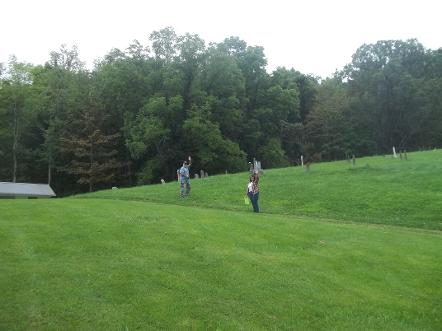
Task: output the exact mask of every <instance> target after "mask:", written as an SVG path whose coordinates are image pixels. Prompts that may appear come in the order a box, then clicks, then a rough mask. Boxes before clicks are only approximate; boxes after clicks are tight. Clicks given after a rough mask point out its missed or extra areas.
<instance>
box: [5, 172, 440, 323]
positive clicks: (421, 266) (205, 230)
mask: <svg viewBox="0 0 442 331" xmlns="http://www.w3.org/2000/svg"><path fill="white" fill-rule="evenodd" d="M319 167H320V165H318V168H319ZM373 167H374V165H373ZM368 169H370V168H368ZM312 170H313V172H312V173H311V174H309V175H308V176H310V177H309V178H313V177H314V176H316V175H315V171H316V169H312ZM326 170H327V169H326ZM282 171H283V172H287V173H288V172H289V171H293V172H294V173H295V175H294V178H297V177H296V174H298V175H299V176H300V175H301V174H300V173H299V172H298V173H297V172H296V171H298V170H297V169H285V170H282ZM327 171H331V170H329V169H328V170H327ZM343 171H348V170H343ZM364 171H365V170H360V171H356V172H355V173H354V174H353V173H351V175H350V176H352V175H354V176H364V175H363V173H364ZM366 171H370V170H366ZM336 172H337V174H339V172H340V170H336ZM272 173H273V174H274V175H272ZM276 173H277V172H276V171H275V172H270V171H269V172H268V173H266V175H265V176H266V177H265V179H263V190H264V192H266V191H265V190H268V191H271V190H275V189H276V188H275V187H274V186H272V185H273V184H270V183H269V182H267V178H269V179H271V178H273V179H274V180H275V181H276V180H277V178H278V176H280V175H276ZM267 176H268V177H267ZM318 176H319V175H318ZM323 176H326V175H325V174H324V175H323ZM281 177H282V178H281V180H282V179H283V178H285V177H286V176H285V175H281ZM225 178H226V180H228V179H227V178H228V177H225ZM238 178H239V177H238ZM305 178H307V177H305ZM356 178H357V177H356ZM396 178H397V179H398V180H399V179H400V178H402V176H400V175H399V174H397V177H396ZM211 180H214V179H211V178H209V179H208V180H207V181H201V184H200V186H198V185H196V183H195V185H194V192H193V193H192V194H194V196H193V197H192V199H195V197H196V196H198V194H199V193H198V190H197V187H203V185H206V184H207V183H210V181H211ZM229 180H230V179H229ZM305 180H307V179H305ZM330 180H331V179H330ZM361 180H362V179H361ZM295 181H296V182H298V183H301V182H302V181H301V180H300V179H299V180H295ZM409 181H413V179H410V178H408V182H409ZM207 185H209V184H207ZM347 185H349V186H348V187H351V181H349V182H348V183H347ZM389 185H393V186H394V185H395V181H393V180H391V181H390V182H389ZM398 185H399V186H400V187H402V186H403V185H405V184H404V183H402V184H398ZM401 185H402V186H401ZM411 187H412V186H411ZM160 189H165V190H171V189H172V186H170V187H168V186H167V185H166V186H165V187H158V188H155V190H160ZM174 189H175V188H174ZM280 189H281V190H284V189H283V188H280ZM330 189H333V188H330ZM354 190H355V189H354ZM361 190H363V189H361ZM364 191H366V190H364ZM423 191H424V192H426V190H423ZM157 192H158V191H157ZM287 192H288V191H287ZM295 192H297V191H296V190H295ZM353 192H355V191H353ZM361 192H362V191H361ZM110 193H112V194H113V193H114V192H110ZM110 193H109V194H110ZM240 193H241V192H240V191H238V194H240ZM222 194H224V193H222ZM267 194H269V193H267V192H266V193H263V206H266V208H268V209H269V210H272V211H275V212H276V211H278V210H279V209H278V208H282V210H288V211H294V212H295V211H296V210H297V209H296V208H295V207H290V208H292V209H290V208H289V207H287V206H285V205H284V204H281V205H280V206H279V205H277V203H276V202H277V199H274V200H273V201H274V202H273V204H272V203H271V202H270V201H269V202H268V203H267V204H266V203H265V202H264V201H265V199H266V198H265V197H266V196H267ZM279 194H281V195H284V194H283V193H279ZM361 194H362V193H361ZM434 194H436V195H437V194H440V191H437V189H436V187H434ZM317 195H318V196H319V193H318V194H317ZM373 196H374V195H370V197H371V198H373ZM240 198H241V195H239V199H240ZM170 199H172V198H170ZM268 199H269V200H270V198H268ZM336 200H337V198H336ZM187 201H195V200H187ZM235 201H236V200H235ZM184 203H185V202H184ZM217 203H218V204H220V205H222V204H221V203H220V202H219V201H217V200H216V201H215V202H213V204H214V205H216V204H217ZM319 205H320V204H319ZM405 207H410V206H404V208H405ZM284 208H287V209H284ZM339 208H343V206H339ZM339 208H338V207H337V208H336V209H335V210H338V209H339ZM410 208H411V207H410ZM421 208H423V210H424V212H425V213H428V215H432V214H431V213H432V210H431V209H425V208H424V207H421ZM349 210H352V209H349ZM358 212H359V213H361V214H367V213H368V214H370V212H371V211H370V209H369V210H368V211H365V210H364V209H363V208H361V209H360V210H359V211H358ZM327 215H328V214H327ZM352 215H357V212H356V211H354V212H352V213H351V214H346V215H345V216H346V217H345V218H346V219H347V216H348V217H349V218H351V216H352ZM387 219H393V216H391V215H387ZM416 220H417V218H413V217H410V218H408V219H407V222H414V221H416ZM432 222H433V223H432V224H434V222H435V220H434V219H433V220H432ZM407 224H408V223H407ZM0 259H1V261H0V262H1V263H0V330H74V329H75V330H145V329H167V330H170V329H219V330H238V329H243V330H268V329H275V330H288V329H290V330H380V329H382V330H440V329H441V326H442V285H441V280H442V262H441V261H442V236H441V232H439V231H427V230H422V229H411V228H405V227H397V226H384V225H373V224H361V223H359V224H347V223H339V222H324V221H317V220H315V219H314V218H305V217H304V218H303V219H299V218H296V217H293V216H280V215H272V214H259V215H255V214H253V213H250V212H241V211H225V210H224V211H221V210H218V209H214V208H208V209H204V208H197V207H194V208H189V207H185V206H177V205H165V204H156V203H151V202H141V201H124V200H111V199H92V198H91V199H54V200H3V201H0Z"/></svg>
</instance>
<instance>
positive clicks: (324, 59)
mask: <svg viewBox="0 0 442 331" xmlns="http://www.w3.org/2000/svg"><path fill="white" fill-rule="evenodd" d="M441 17H442V1H440V0H420V1H417V0H415V1H410V0H402V1H400V0H398V1H393V0H390V1H389V0H364V1H362V0H353V1H351V0H335V1H331V0H330V1H326V0H310V1H309V0H304V1H298V0H292V1H290V0H285V1H284V0H273V1H269V0H218V1H210V0H206V1H204V0H169V1H166V0H163V1H161V0H154V1H148V0H145V1H142V0H124V1H121V0H108V1H98V0H88V1H85V0H71V1H66V0H2V1H1V2H0V62H7V60H8V58H9V56H10V55H12V54H15V55H16V56H17V57H18V59H19V61H25V62H31V63H34V64H43V63H44V62H45V61H47V60H48V59H49V52H50V51H53V50H58V49H59V48H60V45H61V44H63V43H65V44H67V45H68V46H71V45H73V44H75V45H77V46H78V47H79V52H80V57H81V59H82V60H83V61H85V62H86V63H87V64H88V66H89V67H92V64H93V60H94V59H96V58H98V57H102V56H104V55H105V54H106V53H107V52H108V51H109V50H110V49H111V48H113V47H117V48H120V49H122V50H124V49H125V48H126V47H127V46H128V45H129V44H130V43H131V41H132V40H133V39H138V40H139V41H140V42H141V43H142V44H147V43H148V37H149V34H150V33H151V32H152V31H154V30H159V29H162V28H164V27H166V26H172V27H173V28H174V29H175V30H176V32H177V33H178V34H184V33H186V32H189V33H196V34H199V35H200V36H201V37H202V38H203V39H204V40H205V41H206V43H209V42H220V41H222V40H223V39H224V38H227V37H229V36H238V37H240V38H241V39H243V40H245V41H246V42H247V44H248V45H259V46H263V47H264V50H265V54H266V56H267V59H268V63H269V66H268V69H269V70H273V69H275V68H276V67H277V66H285V67H287V68H291V67H293V68H295V69H296V70H299V71H301V72H303V73H311V74H314V75H318V76H322V77H325V76H329V75H331V74H332V73H333V72H334V71H335V70H336V69H341V68H342V67H343V66H344V65H345V64H347V63H348V62H350V61H351V55H352V54H353V53H354V52H355V51H356V49H357V48H358V47H359V46H361V45H362V44H364V43H374V42H376V41H377V40H381V39H409V38H417V39H418V40H419V41H420V42H421V43H422V44H423V45H424V46H425V47H426V48H431V49H437V48H439V47H442V19H441Z"/></svg>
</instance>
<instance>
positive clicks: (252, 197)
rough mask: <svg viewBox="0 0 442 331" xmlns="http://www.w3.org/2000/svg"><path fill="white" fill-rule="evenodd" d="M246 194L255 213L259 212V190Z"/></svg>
mask: <svg viewBox="0 0 442 331" xmlns="http://www.w3.org/2000/svg"><path fill="white" fill-rule="evenodd" d="M248 195H249V198H250V201H251V202H252V206H253V211H254V212H255V213H259V206H258V199H259V192H258V193H255V194H252V193H249V194H248Z"/></svg>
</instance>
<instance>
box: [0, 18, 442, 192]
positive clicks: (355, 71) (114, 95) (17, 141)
mask: <svg viewBox="0 0 442 331" xmlns="http://www.w3.org/2000/svg"><path fill="white" fill-rule="evenodd" d="M266 65H267V60H266V57H265V54H264V49H263V48H262V47H259V46H250V45H247V43H246V42H245V41H243V40H241V39H239V38H237V37H230V38H227V39H225V40H224V41H223V42H220V43H210V44H206V43H205V41H204V40H202V39H201V38H200V37H199V36H198V35H195V34H185V35H177V34H176V33H175V31H174V30H173V29H172V28H170V27H168V28H165V29H162V30H160V31H154V32H153V33H151V35H150V37H149V41H148V43H147V44H146V45H143V44H141V43H140V42H138V41H136V40H135V41H134V42H132V44H130V45H129V47H128V48H127V49H126V50H124V51H122V50H119V49H113V50H111V51H110V52H109V53H108V54H106V55H105V56H104V57H103V58H102V59H100V60H97V61H96V62H95V65H94V68H93V69H92V70H87V69H85V66H84V63H82V62H81V60H80V59H79V55H78V50H77V48H76V47H72V48H67V47H65V46H62V47H61V49H60V50H58V51H54V52H51V53H50V56H49V59H48V61H47V62H46V63H45V64H44V65H31V64H28V63H22V62H18V61H17V59H16V58H14V57H11V59H10V61H9V63H5V64H0V147H1V148H0V181H14V182H15V181H17V182H43V183H44V182H47V183H50V184H51V185H52V186H53V187H54V188H55V190H56V192H57V193H59V194H62V195H63V194H72V193H77V192H82V191H93V190H96V189H100V188H107V187H110V186H129V185H136V184H145V183H158V182H159V181H160V179H161V178H163V179H166V180H172V179H173V178H175V176H176V169H177V168H178V167H179V165H180V160H182V159H184V158H185V157H186V156H187V155H192V159H193V168H194V170H196V171H199V170H200V169H204V170H205V171H207V172H209V173H210V174H217V173H224V172H225V171H226V170H227V171H229V172H236V171H243V170H245V169H247V160H250V159H252V158H253V157H256V158H257V159H259V160H261V161H262V165H263V167H265V168H271V167H282V166H288V165H290V164H296V163H299V159H300V156H301V155H303V156H304V160H306V161H307V162H317V161H321V160H337V159H344V158H346V157H349V155H353V154H355V155H357V156H363V155H373V154H381V153H387V152H389V151H390V150H391V148H392V146H396V149H398V150H400V149H407V150H413V149H419V148H429V147H436V146H439V147H440V146H442V48H440V49H438V50H431V49H425V48H424V47H423V45H422V44H420V43H419V42H418V41H417V40H414V39H411V40H406V41H401V40H387V41H379V42H377V43H375V44H368V45H362V46H361V47H360V48H359V49H357V51H356V52H355V54H354V55H353V57H352V61H351V63H349V64H348V65H346V66H345V67H344V68H343V69H342V70H340V71H337V72H336V73H335V74H334V75H333V76H332V77H329V78H326V79H320V78H318V77H314V76H312V75H308V74H303V73H301V72H299V71H296V70H295V69H287V68H283V67H280V68H277V69H276V70H274V71H273V72H271V73H269V72H267V71H266Z"/></svg>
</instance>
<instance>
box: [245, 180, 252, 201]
mask: <svg viewBox="0 0 442 331" xmlns="http://www.w3.org/2000/svg"><path fill="white" fill-rule="evenodd" d="M246 195H247V196H248V197H249V199H250V201H252V198H253V176H250V179H249V184H247V189H246Z"/></svg>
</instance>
